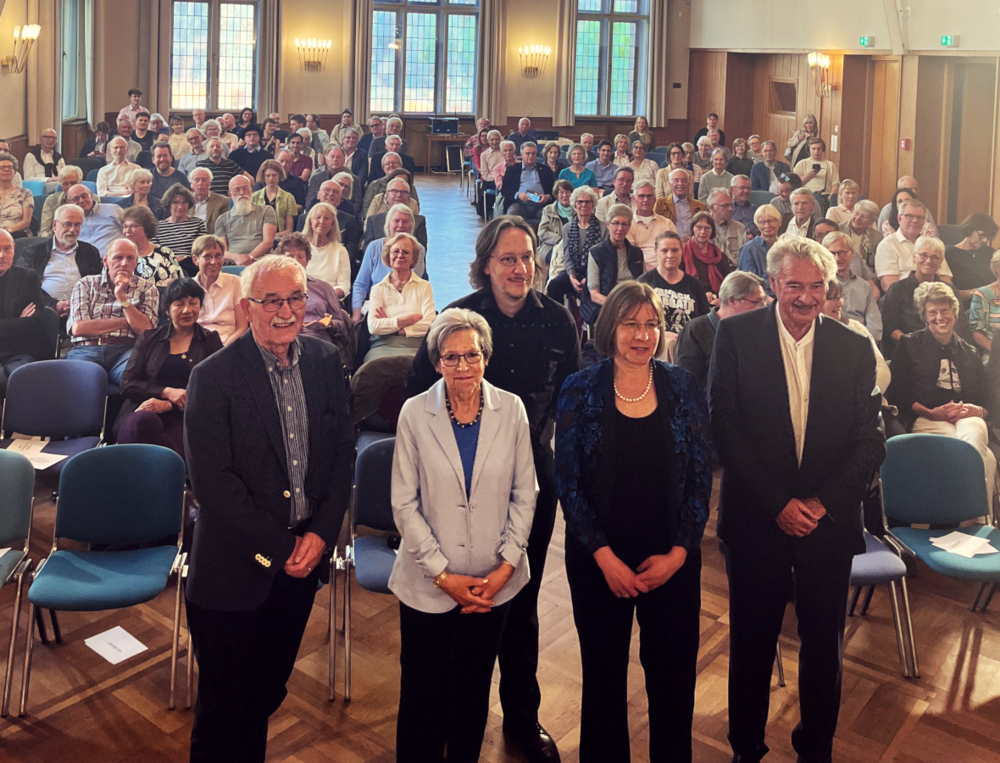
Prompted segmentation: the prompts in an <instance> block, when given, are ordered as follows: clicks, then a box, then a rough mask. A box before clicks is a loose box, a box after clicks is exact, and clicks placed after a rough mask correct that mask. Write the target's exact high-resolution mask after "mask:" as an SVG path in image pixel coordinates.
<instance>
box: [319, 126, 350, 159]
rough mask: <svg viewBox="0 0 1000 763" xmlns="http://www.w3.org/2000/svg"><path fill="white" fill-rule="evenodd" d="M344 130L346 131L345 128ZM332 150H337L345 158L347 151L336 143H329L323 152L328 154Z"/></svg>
mask: <svg viewBox="0 0 1000 763" xmlns="http://www.w3.org/2000/svg"><path fill="white" fill-rule="evenodd" d="M344 132H347V130H344ZM334 151H339V152H340V153H341V154H343V155H344V158H347V152H346V151H344V148H343V146H338V145H337V144H336V143H331V144H330V145H329V146H327V147H326V151H324V152H323V153H324V154H326V155H327V156H329V155H330V154H332V153H333V152H334Z"/></svg>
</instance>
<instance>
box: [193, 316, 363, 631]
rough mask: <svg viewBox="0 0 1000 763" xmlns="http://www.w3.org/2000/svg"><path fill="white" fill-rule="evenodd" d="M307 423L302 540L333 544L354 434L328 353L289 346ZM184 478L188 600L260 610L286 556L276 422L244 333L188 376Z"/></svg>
mask: <svg viewBox="0 0 1000 763" xmlns="http://www.w3.org/2000/svg"><path fill="white" fill-rule="evenodd" d="M299 342H300V343H301V344H300V348H301V355H300V358H299V363H300V365H301V369H302V386H303V389H304V391H305V398H306V407H307V411H308V420H309V469H308V472H307V474H306V479H305V491H306V495H307V497H308V498H309V501H310V504H311V505H312V506H313V511H314V513H313V516H312V518H311V519H310V520H309V524H308V528H307V529H308V531H309V532H313V533H316V534H317V535H319V536H320V537H321V538H322V539H323V540H324V541H326V544H327V546H329V547H330V548H333V547H334V545H335V544H336V542H337V536H338V535H339V533H340V528H341V525H342V524H343V522H344V513H345V512H346V511H347V505H348V501H349V499H350V494H351V483H352V480H353V475H354V427H353V426H352V425H351V416H350V411H349V410H348V402H347V390H346V387H345V386H344V366H343V364H342V363H341V362H340V355H339V353H338V352H337V349H336V348H335V347H334V346H333V345H331V344H329V343H327V342H323V341H320V340H319V339H313V338H311V337H299ZM184 449H185V452H186V453H187V462H188V473H189V475H190V477H191V484H192V485H193V487H194V494H195V496H196V497H197V499H198V503H199V505H200V507H201V510H200V512H199V514H198V521H197V522H196V524H195V529H194V540H193V543H192V546H191V557H190V563H191V568H190V572H189V578H188V582H187V596H188V598H189V599H190V600H191V601H193V602H194V603H195V604H197V605H198V606H200V607H204V608H206V609H213V610H219V611H230V612H239V611H246V610H250V609H254V608H256V607H258V606H260V605H261V604H262V603H263V602H264V600H265V599H266V598H267V595H268V593H269V592H270V590H271V584H272V581H273V579H274V576H275V575H276V574H278V572H280V571H281V570H282V568H283V567H284V565H285V562H286V561H287V560H288V558H289V557H290V556H291V554H292V551H293V550H294V548H295V535H293V533H292V532H291V530H289V529H288V523H289V518H290V515H291V494H290V492H289V491H290V490H291V485H290V483H289V479H288V469H287V467H286V461H285V448H284V445H283V441H282V432H281V420H280V418H279V416H278V408H277V405H276V404H275V401H274V395H273V393H272V392H271V384H270V381H269V379H268V376H267V371H266V370H265V368H264V362H263V360H262V359H261V357H260V352H259V350H258V349H257V345H256V342H255V341H254V338H253V335H252V333H251V332H249V331H248V332H247V333H246V334H245V335H244V336H242V337H240V338H239V339H238V340H236V341H235V342H233V343H232V344H231V345H229V346H228V347H226V348H225V349H223V350H221V351H219V352H217V353H215V354H214V355H212V356H210V357H209V358H206V359H205V360H204V361H203V362H202V363H200V364H198V365H197V366H196V367H195V369H194V371H193V372H192V374H191V380H190V382H189V383H188V388H187V404H186V407H185V412H184Z"/></svg>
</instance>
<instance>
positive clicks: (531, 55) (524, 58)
mask: <svg viewBox="0 0 1000 763" xmlns="http://www.w3.org/2000/svg"><path fill="white" fill-rule="evenodd" d="M551 55H552V48H551V47H549V46H548V45H529V46H528V47H526V48H518V49H517V57H518V58H519V59H521V75H522V76H523V77H527V78H528V79H535V78H536V77H540V76H542V75H543V74H545V65H546V64H547V63H548V62H549V56H551Z"/></svg>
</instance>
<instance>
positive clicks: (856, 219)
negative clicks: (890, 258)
mask: <svg viewBox="0 0 1000 763" xmlns="http://www.w3.org/2000/svg"><path fill="white" fill-rule="evenodd" d="M877 216H878V205H877V204H876V203H875V202H874V201H869V200H867V199H862V200H861V201H858V202H856V203H855V205H854V213H853V214H852V215H851V217H850V219H849V220H847V221H845V222H843V223H841V224H840V230H841V231H842V232H844V233H846V234H847V237H848V238H850V239H851V246H852V247H853V248H854V251H855V253H856V254H857V255H858V257H860V258H861V260H862V261H863V262H864V263H865V264H866V265H867V266H868V267H869V268H870V269H871V270H873V271H874V270H875V252H876V250H877V249H878V245H879V244H880V243H881V242H882V232H881V231H879V229H878V228H876V227H875V220H876V218H877Z"/></svg>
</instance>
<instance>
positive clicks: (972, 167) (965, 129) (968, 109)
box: [948, 61, 997, 222]
mask: <svg viewBox="0 0 1000 763" xmlns="http://www.w3.org/2000/svg"><path fill="white" fill-rule="evenodd" d="M955 64H956V65H954V66H953V90H954V91H955V93H956V95H957V93H958V92H959V85H961V110H960V112H958V111H957V110H958V108H959V103H958V101H957V100H956V102H955V109H956V112H957V113H956V114H955V116H956V117H959V115H960V118H957V119H954V120H953V124H955V125H958V127H959V131H958V132H959V134H957V135H956V134H955V133H954V131H953V132H952V141H951V146H952V147H953V148H954V150H953V151H952V153H951V160H952V172H951V173H950V176H951V178H952V183H950V184H949V186H951V187H955V191H956V192H955V193H954V194H949V197H948V214H949V217H950V219H952V220H954V221H955V222H961V221H962V220H964V219H965V218H966V217H967V216H968V215H970V214H972V213H973V212H983V211H985V210H986V209H987V208H988V205H987V203H986V200H988V199H989V195H990V181H991V180H992V177H993V168H992V162H991V161H989V159H990V158H991V157H990V156H989V155H990V154H991V153H992V152H994V151H995V150H996V149H995V145H996V144H995V143H994V141H993V136H994V134H995V130H994V124H993V119H994V116H993V113H992V111H993V110H992V109H991V108H990V106H991V104H990V103H989V100H990V99H989V94H993V95H994V96H995V94H996V92H997V64H996V62H993V64H992V65H991V64H990V63H987V62H979V61H968V62H955ZM984 96H985V102H984ZM956 160H957V166H955V161H956Z"/></svg>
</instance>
